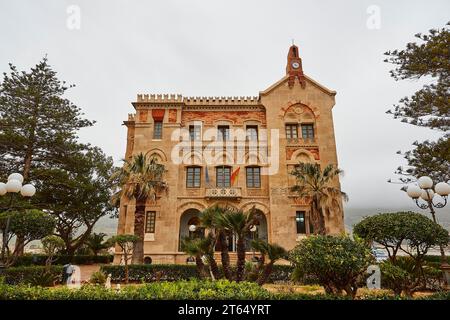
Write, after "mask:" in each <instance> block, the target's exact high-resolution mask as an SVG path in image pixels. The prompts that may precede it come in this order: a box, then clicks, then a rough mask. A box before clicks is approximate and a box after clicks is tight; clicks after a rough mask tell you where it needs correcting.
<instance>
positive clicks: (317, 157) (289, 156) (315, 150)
mask: <svg viewBox="0 0 450 320" xmlns="http://www.w3.org/2000/svg"><path fill="white" fill-rule="evenodd" d="M301 149H304V150H308V151H309V152H311V153H312V154H313V156H314V160H320V155H319V148H308V147H306V148H301ZM297 150H299V148H286V159H287V160H292V155H293V154H294V152H295V151H297Z"/></svg>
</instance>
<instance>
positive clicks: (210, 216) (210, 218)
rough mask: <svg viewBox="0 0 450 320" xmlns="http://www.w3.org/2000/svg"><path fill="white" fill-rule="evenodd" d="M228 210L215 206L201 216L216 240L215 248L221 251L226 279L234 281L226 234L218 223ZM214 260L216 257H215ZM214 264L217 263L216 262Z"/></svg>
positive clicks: (201, 219)
mask: <svg viewBox="0 0 450 320" xmlns="http://www.w3.org/2000/svg"><path fill="white" fill-rule="evenodd" d="M226 210H227V209H226V208H222V207H220V206H219V205H217V204H216V205H214V206H212V207H209V208H207V209H206V210H204V211H203V212H202V213H201V214H200V222H201V224H202V225H203V226H204V227H205V228H207V229H209V231H210V233H209V234H210V235H211V237H213V238H214V246H213V250H214V247H215V245H216V244H217V247H218V249H219V250H220V256H221V260H222V268H223V274H224V276H225V278H226V279H228V280H230V281H231V280H232V275H231V268H230V255H229V252H228V241H227V236H226V233H225V231H224V230H223V229H221V228H220V226H219V225H218V223H217V217H218V216H220V215H221V214H224V213H225V212H226ZM213 258H214V255H213ZM213 264H215V265H217V264H216V263H215V260H214V262H213ZM216 279H217V278H216Z"/></svg>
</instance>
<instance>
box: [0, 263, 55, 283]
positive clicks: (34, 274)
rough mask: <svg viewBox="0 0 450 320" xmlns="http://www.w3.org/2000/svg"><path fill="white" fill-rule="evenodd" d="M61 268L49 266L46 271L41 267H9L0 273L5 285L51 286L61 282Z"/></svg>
mask: <svg viewBox="0 0 450 320" xmlns="http://www.w3.org/2000/svg"><path fill="white" fill-rule="evenodd" d="M62 271H63V267H62V266H51V267H50V268H49V269H48V270H46V268H45V267H43V266H29V267H11V268H7V269H3V270H1V271H0V277H3V278H4V283H5V284H10V285H18V284H30V285H40V286H52V285H53V283H60V282H61V280H62Z"/></svg>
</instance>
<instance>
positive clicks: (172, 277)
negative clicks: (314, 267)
mask: <svg viewBox="0 0 450 320" xmlns="http://www.w3.org/2000/svg"><path fill="white" fill-rule="evenodd" d="M219 269H220V271H221V272H222V268H221V267H219ZM101 271H102V272H103V273H105V274H111V280H112V281H114V282H122V281H124V280H125V267H124V266H120V265H108V266H102V267H101ZM128 271H129V281H132V282H154V281H178V280H189V279H192V278H196V279H198V278H199V277H198V273H197V268H196V266H195V265H187V264H150V265H148V264H140V265H129V266H128ZM292 272H293V267H292V266H289V265H275V266H274V268H273V272H272V274H271V276H270V278H269V282H272V283H273V282H287V281H290V279H291V274H292Z"/></svg>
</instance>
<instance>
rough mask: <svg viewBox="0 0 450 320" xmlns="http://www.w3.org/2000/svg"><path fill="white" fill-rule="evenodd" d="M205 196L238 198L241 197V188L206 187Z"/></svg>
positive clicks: (209, 197)
mask: <svg viewBox="0 0 450 320" xmlns="http://www.w3.org/2000/svg"><path fill="white" fill-rule="evenodd" d="M205 198H207V199H238V200H239V199H240V198H242V190H241V188H206V190H205Z"/></svg>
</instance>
